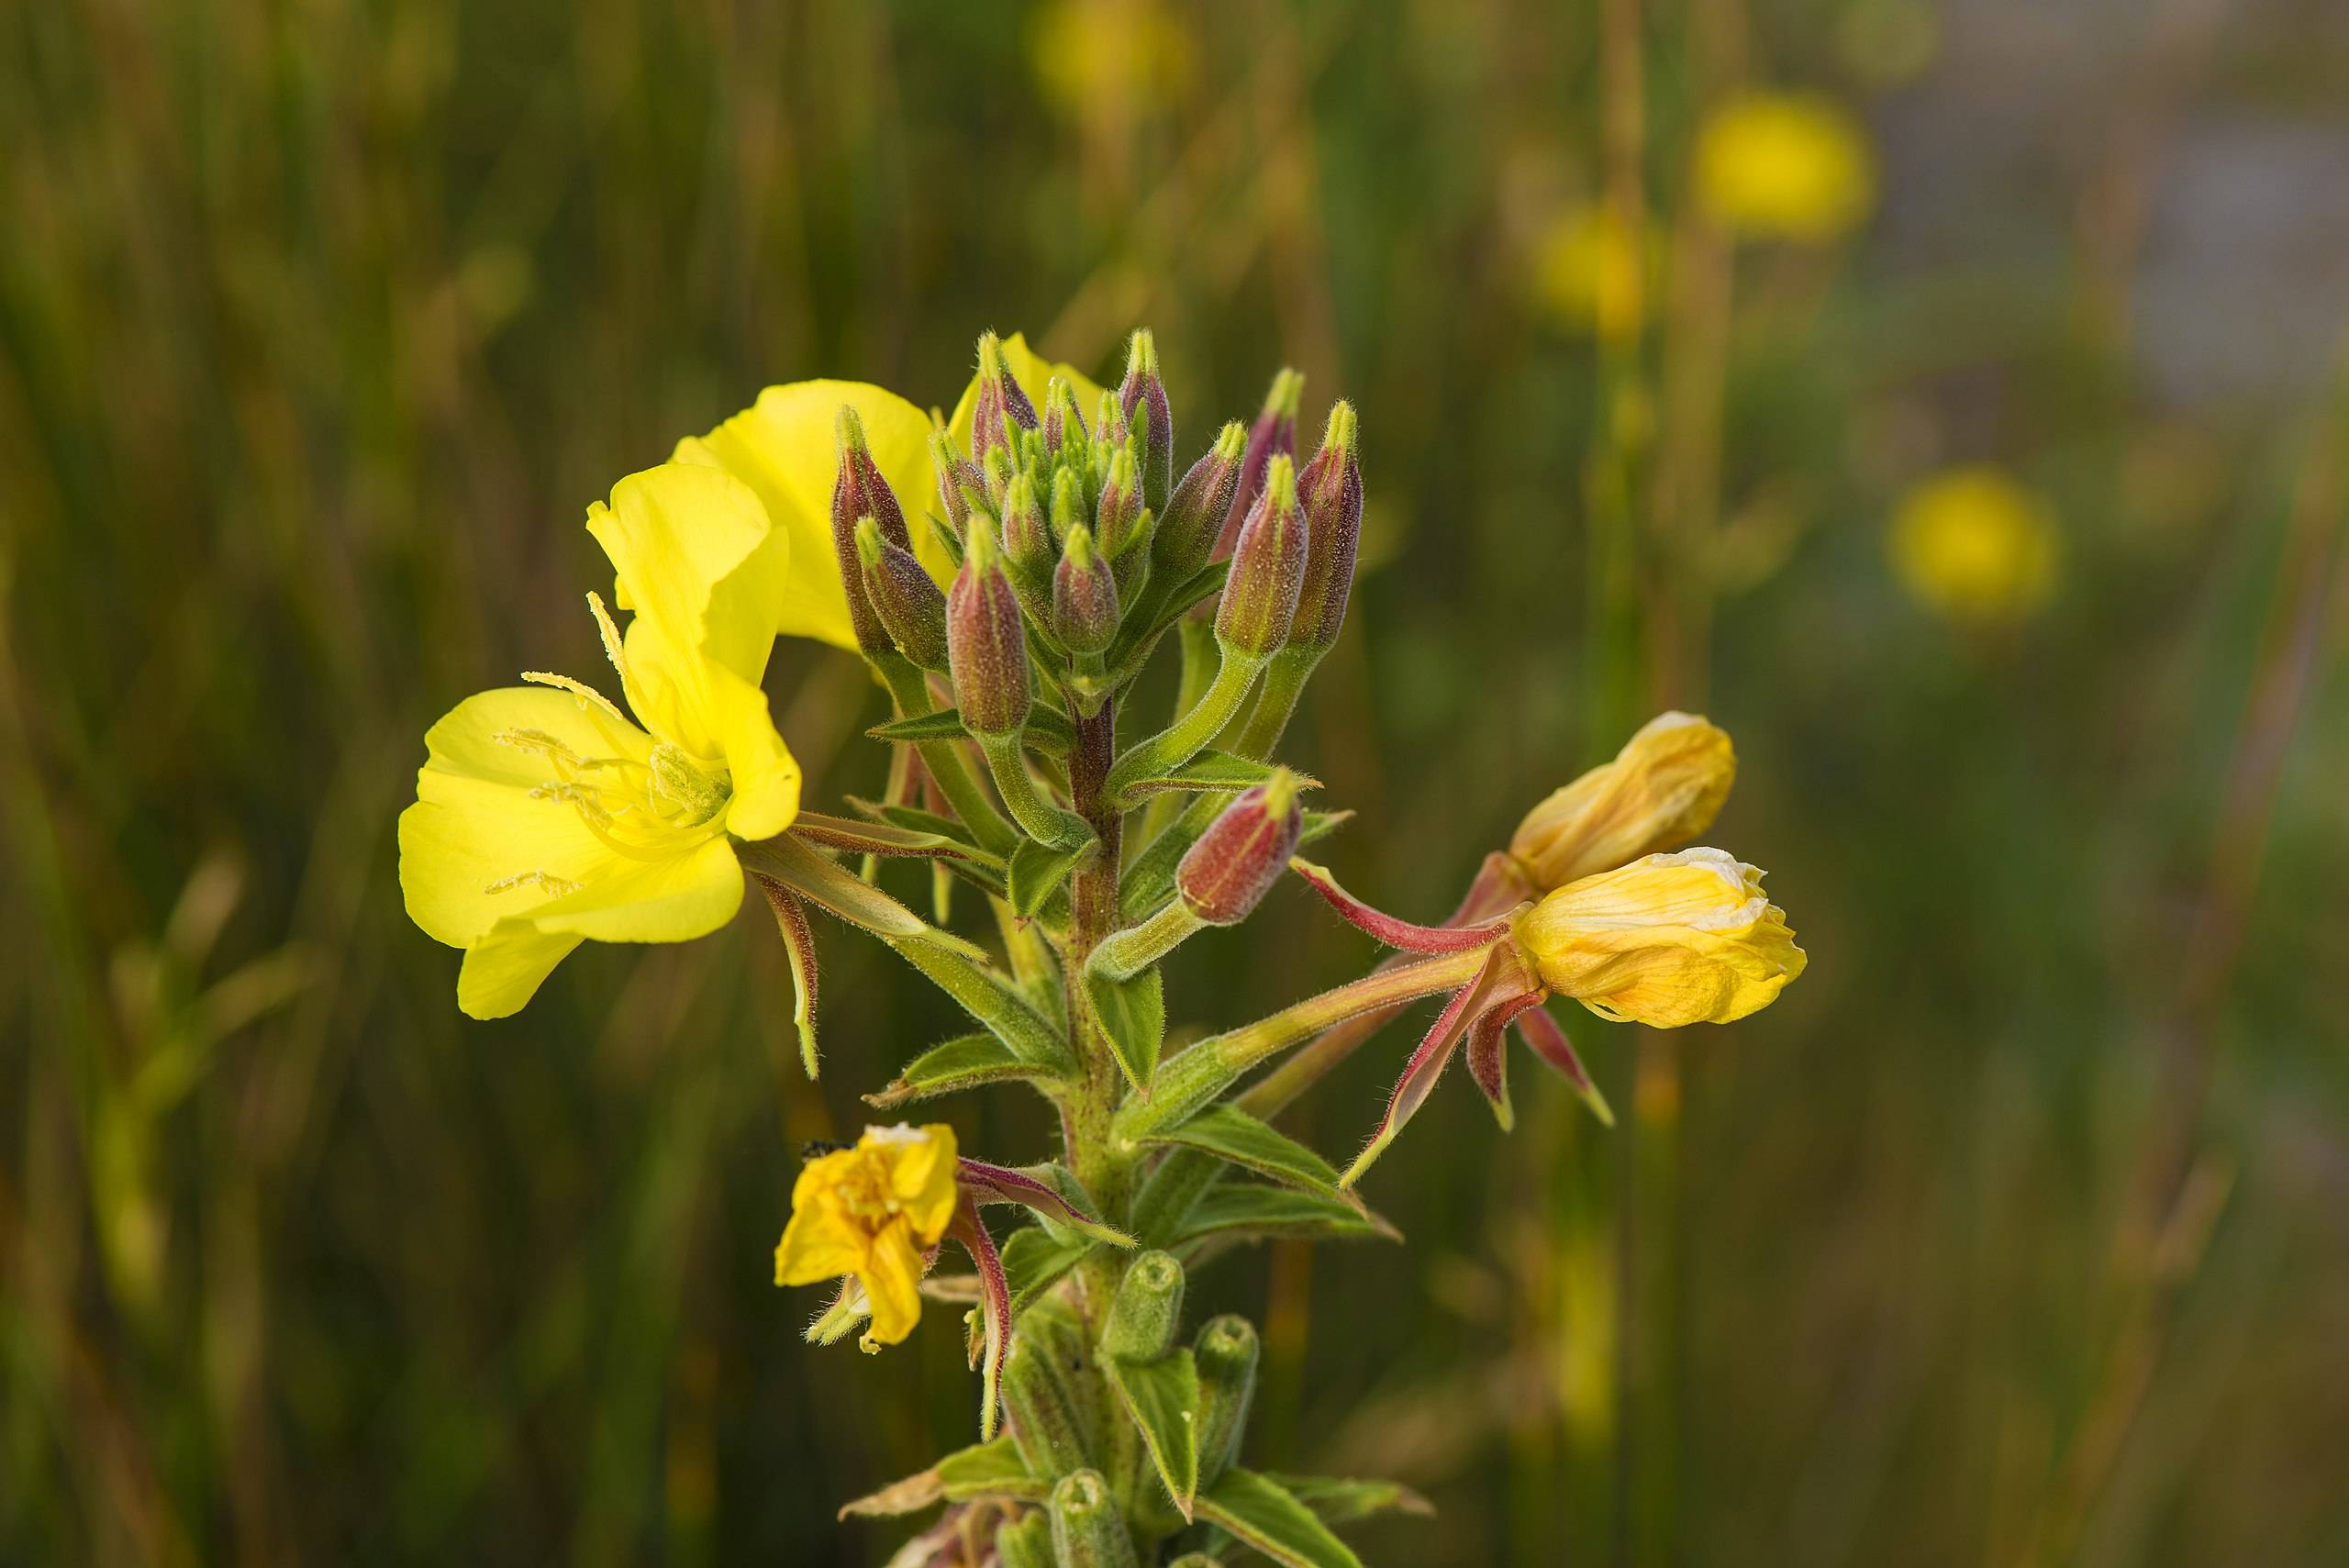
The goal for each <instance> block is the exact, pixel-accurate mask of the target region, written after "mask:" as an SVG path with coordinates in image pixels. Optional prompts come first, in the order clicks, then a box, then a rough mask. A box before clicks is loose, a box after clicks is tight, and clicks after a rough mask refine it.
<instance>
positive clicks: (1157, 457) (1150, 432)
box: [1105, 327, 1175, 555]
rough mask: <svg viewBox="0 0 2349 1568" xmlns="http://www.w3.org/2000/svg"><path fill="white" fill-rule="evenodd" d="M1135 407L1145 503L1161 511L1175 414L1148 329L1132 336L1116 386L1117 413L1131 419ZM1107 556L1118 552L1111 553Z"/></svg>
mask: <svg viewBox="0 0 2349 1568" xmlns="http://www.w3.org/2000/svg"><path fill="white" fill-rule="evenodd" d="M1136 407H1140V408H1141V409H1142V410H1143V417H1142V421H1141V431H1140V434H1141V439H1142V451H1141V457H1142V460H1143V466H1142V483H1143V486H1144V491H1145V495H1144V499H1145V500H1146V501H1147V502H1148V504H1149V506H1150V508H1151V510H1152V511H1154V512H1156V511H1163V510H1165V508H1166V493H1167V491H1168V490H1170V489H1171V488H1173V486H1174V483H1175V413H1174V410H1173V409H1171V408H1169V407H1168V406H1167V403H1166V383H1165V382H1164V381H1163V380H1162V379H1160V377H1159V373H1158V340H1157V339H1155V338H1152V336H1151V334H1150V328H1147V327H1144V328H1141V329H1140V330H1138V331H1137V332H1135V333H1134V336H1133V341H1132V343H1131V344H1130V346H1129V347H1128V349H1127V350H1126V379H1125V380H1124V381H1123V382H1121V383H1120V384H1119V386H1118V408H1119V412H1120V413H1121V414H1123V415H1124V416H1125V417H1127V418H1128V419H1131V418H1132V417H1133V415H1134V410H1135V408H1136ZM1105 537H1106V536H1105ZM1110 553H1111V554H1113V555H1114V554H1116V553H1117V552H1116V550H1114V549H1113V550H1111V551H1110Z"/></svg>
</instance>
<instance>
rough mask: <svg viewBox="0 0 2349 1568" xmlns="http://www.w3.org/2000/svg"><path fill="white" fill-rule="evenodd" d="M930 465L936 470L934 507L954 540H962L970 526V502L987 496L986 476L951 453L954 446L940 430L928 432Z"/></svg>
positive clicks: (962, 458) (969, 461)
mask: <svg viewBox="0 0 2349 1568" xmlns="http://www.w3.org/2000/svg"><path fill="white" fill-rule="evenodd" d="M930 466H931V467H932V468H934V469H936V470H937V471H938V505H939V506H940V508H941V516H943V517H945V519H946V526H947V527H949V528H952V529H953V530H954V537H955V538H957V539H960V538H962V537H963V529H964V528H968V527H969V526H970V521H971V500H972V497H973V496H974V495H975V496H981V497H984V496H985V495H986V493H987V482H986V476H985V475H984V474H982V473H980V472H979V471H978V469H977V467H976V466H975V465H974V464H973V463H972V462H971V460H970V459H969V458H966V457H964V456H963V454H962V453H961V452H958V451H956V450H954V443H953V441H952V440H951V439H948V437H947V434H946V432H945V431H943V430H932V431H931V432H930Z"/></svg>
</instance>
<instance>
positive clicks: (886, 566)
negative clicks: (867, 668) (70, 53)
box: [856, 517, 946, 670]
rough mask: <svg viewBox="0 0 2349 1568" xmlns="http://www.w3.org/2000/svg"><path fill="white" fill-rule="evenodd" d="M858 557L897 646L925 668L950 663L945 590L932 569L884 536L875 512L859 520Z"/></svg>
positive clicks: (867, 587) (871, 595)
mask: <svg viewBox="0 0 2349 1568" xmlns="http://www.w3.org/2000/svg"><path fill="white" fill-rule="evenodd" d="M856 553H857V559H858V560H859V562H862V564H863V568H864V593H865V596H866V597H867V598H868V599H870V600H871V601H872V604H873V609H874V614H876V615H878V616H879V617H881V625H882V627H883V628H885V629H886V630H887V632H888V633H889V640H890V641H892V642H894V643H896V645H897V651H898V652H900V653H903V654H904V655H905V656H906V657H907V658H908V659H910V660H912V661H913V662H915V663H916V664H918V665H920V666H921V667H922V668H923V669H925V670H943V669H945V668H946V595H944V594H942V593H941V592H939V589H938V584H936V583H934V582H932V581H931V580H930V570H929V568H927V567H925V566H924V565H922V563H921V562H919V561H918V560H916V559H915V558H914V553H913V551H911V550H900V549H898V548H897V547H896V545H894V544H891V543H890V542H889V541H888V540H887V539H884V538H882V537H881V528H880V525H879V524H877V523H875V522H874V520H873V519H872V518H871V517H859V518H858V519H857V522H856Z"/></svg>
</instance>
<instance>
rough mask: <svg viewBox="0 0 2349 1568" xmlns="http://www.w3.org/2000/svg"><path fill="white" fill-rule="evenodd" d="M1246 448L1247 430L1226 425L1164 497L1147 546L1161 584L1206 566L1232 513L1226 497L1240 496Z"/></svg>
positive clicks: (1175, 581)
mask: <svg viewBox="0 0 2349 1568" xmlns="http://www.w3.org/2000/svg"><path fill="white" fill-rule="evenodd" d="M1247 445H1248V429H1247V427H1246V426H1244V425H1242V424H1241V423H1240V421H1238V420H1237V419H1235V420H1233V421H1232V422H1231V423H1230V424H1229V425H1226V426H1225V427H1224V428H1223V430H1222V433H1221V434H1219V435H1218V436H1217V437H1216V439H1215V445H1213V446H1212V447H1209V448H1208V450H1206V451H1205V452H1203V453H1201V454H1200V456H1199V461H1198V462H1195V463H1193V464H1192V465H1191V467H1190V471H1189V472H1188V473H1185V474H1184V475H1183V480H1182V483H1181V484H1177V485H1175V494H1174V495H1171V496H1169V497H1168V498H1167V502H1166V509H1165V510H1164V511H1163V512H1161V513H1160V514H1159V516H1158V531H1157V532H1156V533H1155V534H1153V535H1152V539H1151V546H1150V549H1151V555H1152V560H1153V561H1155V562H1156V563H1157V565H1158V567H1159V568H1160V571H1161V574H1162V575H1163V579H1164V580H1165V581H1167V582H1169V583H1180V582H1182V581H1184V580H1185V579H1186V578H1187V577H1189V576H1190V575H1191V574H1192V573H1195V572H1197V571H1198V569H1199V568H1200V567H1202V566H1205V565H1206V564H1207V563H1208V554H1209V552H1210V551H1212V550H1214V549H1215V541H1216V536H1217V534H1218V532H1219V530H1220V529H1221V528H1223V519H1224V516H1225V514H1227V513H1228V512H1230V510H1231V498H1232V496H1233V495H1236V494H1238V492H1239V489H1240V469H1241V463H1242V462H1243V461H1244V457H1243V454H1244V452H1245V451H1246V449H1247Z"/></svg>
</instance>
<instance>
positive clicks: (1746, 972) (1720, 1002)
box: [1518, 849, 1809, 1029]
mask: <svg viewBox="0 0 2349 1568" xmlns="http://www.w3.org/2000/svg"><path fill="white" fill-rule="evenodd" d="M1518 937H1519V940H1520V941H1521V942H1522V943H1523V944H1524V946H1525V949H1526V951H1527V953H1528V955H1529V956H1530V957H1531V960H1532V962H1533V964H1534V967H1535V968H1536V970H1537V971H1538V972H1539V973H1540V974H1541V976H1542V984H1545V985H1547V986H1548V987H1549V988H1550V989H1551V990H1552V991H1553V992H1555V993H1556V994H1557V995H1561V996H1572V997H1573V998H1574V999H1575V1000H1576V1001H1578V1002H1580V1003H1581V1004H1582V1005H1583V1006H1586V1007H1588V1008H1589V1009H1590V1010H1591V1011H1592V1012H1594V1013H1597V1014H1598V1016H1599V1017H1600V1018H1613V1019H1615V1020H1616V1021H1618V1022H1631V1023H1642V1024H1648V1025H1651V1026H1653V1027H1654V1028H1656V1029H1677V1028H1678V1027H1680V1026H1681V1025H1682V1024H1696V1023H1714V1024H1725V1023H1728V1022H1729V1021H1730V1020H1731V1019H1732V1018H1743V1017H1745V1015H1746V1014H1748V1013H1753V1012H1758V1011H1760V1010H1761V1009H1762V1008H1764V1007H1766V1006H1769V1005H1770V1004H1771V1002H1773V1001H1774V1000H1776V997H1777V995H1778V993H1779V991H1780V990H1781V989H1783V988H1784V987H1785V985H1786V984H1787V981H1789V980H1792V979H1793V978H1794V977H1795V976H1796V975H1798V974H1800V973H1802V971H1803V965H1804V964H1805V963H1806V962H1809V961H1808V959H1806V958H1805V956H1804V954H1803V951H1802V949H1800V948H1798V947H1797V946H1795V938H1794V933H1793V932H1792V931H1790V930H1788V929H1787V917H1786V914H1785V912H1784V911H1783V910H1781V909H1779V908H1778V906H1776V905H1775V904H1772V903H1771V902H1770V901H1769V900H1768V899H1767V898H1765V897H1764V896H1763V894H1762V873H1760V872H1758V871H1756V870H1755V869H1754V868H1753V867H1752V866H1750V865H1743V864H1741V863H1740V862H1737V861H1735V860H1732V859H1731V858H1730V856H1728V855H1726V854H1724V853H1723V852H1722V851H1719V850H1706V849H1698V850H1683V851H1680V852H1679V853H1677V854H1670V855H1649V856H1647V857H1646V858H1644V859H1642V860H1638V861H1634V862H1631V864H1630V865H1627V866H1625V867H1623V868H1622V869H1621V870H1620V871H1610V872H1604V873H1600V874H1599V875H1597V876H1586V877H1585V878H1583V879H1582V880H1581V881H1580V882H1575V883H1569V884H1566V885H1565V886H1564V887H1561V888H1559V889H1558V890H1557V891H1556V892H1554V893H1552V894H1551V895H1549V896H1548V897H1546V898H1544V899H1542V902H1541V903H1539V904H1537V905H1535V906H1533V908H1532V910H1531V912H1530V913H1529V914H1527V915H1526V916H1525V917H1523V919H1521V920H1520V922H1519V926H1518Z"/></svg>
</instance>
